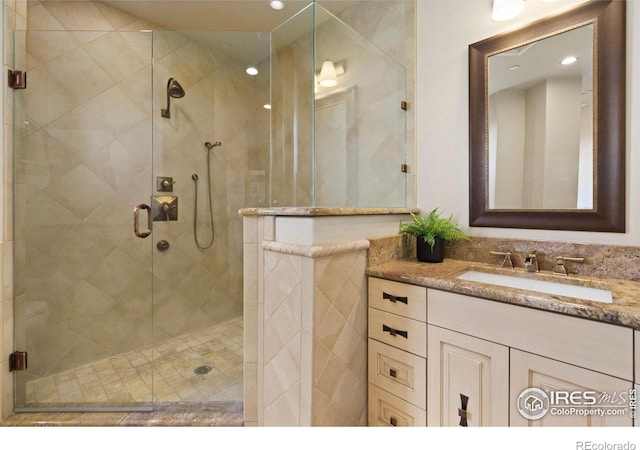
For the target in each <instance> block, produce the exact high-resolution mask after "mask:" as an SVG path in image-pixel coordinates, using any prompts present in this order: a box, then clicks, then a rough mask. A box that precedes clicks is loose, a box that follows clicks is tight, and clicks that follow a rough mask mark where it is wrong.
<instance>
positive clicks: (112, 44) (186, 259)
mask: <svg viewBox="0 0 640 450" xmlns="http://www.w3.org/2000/svg"><path fill="white" fill-rule="evenodd" d="M254 36H255V34H254ZM15 38H16V39H15V42H16V46H17V47H18V48H24V54H25V55H26V59H25V60H24V61H22V62H21V64H18V62H17V63H16V66H20V67H24V68H25V70H26V71H27V72H28V75H29V86H28V88H27V89H25V90H19V91H16V92H15V110H16V111H15V114H16V116H15V124H16V129H15V149H16V151H15V163H16V173H15V193H16V195H15V224H16V226H15V231H16V244H17V245H16V254H15V268H16V271H15V274H16V279H15V295H16V301H15V318H16V320H15V323H16V336H15V343H16V348H17V349H22V350H26V351H27V352H28V367H27V369H26V370H22V371H17V372H16V406H17V409H18V410H25V409H26V410H29V409H42V408H44V409H56V408H67V409H68V408H70V407H71V408H78V409H92V408H98V409H104V408H107V409H109V408H111V409H114V408H115V409H119V408H124V409H132V408H133V409H136V408H142V409H147V408H149V407H151V406H152V405H153V404H157V403H165V402H197V403H207V402H220V401H224V402H236V403H239V402H241V400H242V381H241V380H242V373H241V370H242V340H241V336H242V248H241V236H242V230H241V221H240V218H239V217H238V215H237V211H238V210H239V209H240V208H242V207H244V206H246V205H248V204H249V199H248V198H247V195H246V190H245V180H244V176H245V174H246V173H247V168H248V161H249V155H250V153H251V151H254V150H255V149H254V148H253V146H254V145H256V144H257V143H260V142H262V143H264V142H268V140H269V130H268V123H269V122H268V112H267V111H266V110H264V109H263V107H262V105H263V103H260V104H257V103H256V102H254V101H252V100H253V99H255V98H259V97H260V93H259V90H260V89H264V88H267V89H268V85H269V83H268V71H266V73H265V74H263V75H262V80H261V81H260V82H257V81H256V79H249V77H244V78H242V77H239V76H238V74H241V73H244V67H243V66H242V65H241V64H240V63H239V62H237V61H235V60H234V59H233V57H232V56H231V55H228V54H227V53H225V51H224V49H223V48H222V46H220V45H218V46H216V45H215V42H216V41H215V39H214V38H215V36H212V35H211V33H206V32H188V33H187V32H177V31H154V32H139V31H135V32H129V31H112V32H106V33H94V32H86V31H26V32H16V36H15ZM207 38H208V39H209V40H210V41H211V42H208V41H207V40H206V39H207ZM19 54H21V52H20V51H16V55H19ZM172 78H173V80H174V84H173V85H170V86H169V87H166V86H167V80H171V79H172ZM178 80H179V83H180V84H181V86H182V88H183V91H182V93H181V95H172V98H171V100H172V104H171V109H170V114H167V113H166V110H168V105H167V103H166V102H167V98H166V96H167V90H168V89H173V90H174V91H177V90H178V88H177V87H176V82H177V81H178ZM209 141H221V142H222V143H223V145H221V146H217V147H216V148H213V149H211V150H209V149H208V148H207V147H206V146H205V143H208V142H209ZM207 159H209V160H210V176H207V173H206V170H207V167H208V164H207ZM196 174H199V175H200V177H199V178H200V179H201V180H202V181H201V183H200V186H199V189H200V196H199V197H198V203H199V204H198V205H197V208H198V211H199V213H200V214H199V215H198V221H199V223H197V224H194V216H195V208H196V204H195V201H196V191H195V186H194V183H193V182H192V176H193V175H196ZM166 180H171V181H168V182H166V183H164V184H163V183H162V181H166ZM209 180H210V183H211V185H209ZM209 189H210V190H211V192H212V201H211V206H212V211H211V214H209V211H208V209H209V206H210V205H209V202H208V196H207V192H206V191H207V190H209ZM154 204H160V205H165V204H166V205H171V206H170V207H171V208H173V209H172V211H171V213H172V214H165V213H164V212H163V211H161V210H160V211H155V210H154V206H153V205H154ZM146 205H149V206H150V208H149V209H146ZM134 207H137V211H136V215H137V216H138V217H137V223H136V226H137V230H138V233H137V235H136V233H135V232H134V226H133V224H134ZM210 216H213V219H214V220H213V228H212V224H211V223H210V221H209V217H210ZM149 220H151V222H150V225H148V221H149ZM194 225H197V231H198V233H200V234H201V235H202V236H207V237H208V236H209V235H210V234H212V233H214V232H215V235H213V236H212V237H213V238H214V241H213V244H212V245H211V246H210V247H209V248H206V249H202V248H199V247H198V246H197V245H196V240H195V236H194V231H195V228H196V227H195V226H194ZM147 228H152V230H153V231H152V233H151V234H150V235H148V236H146V237H144V235H145V234H147V233H146V232H147ZM141 237H143V238H141ZM207 240H208V239H207Z"/></svg>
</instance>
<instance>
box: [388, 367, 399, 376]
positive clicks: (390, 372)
mask: <svg viewBox="0 0 640 450" xmlns="http://www.w3.org/2000/svg"><path fill="white" fill-rule="evenodd" d="M389 375H390V376H392V377H393V378H395V377H396V376H397V375H398V374H397V373H396V369H389Z"/></svg>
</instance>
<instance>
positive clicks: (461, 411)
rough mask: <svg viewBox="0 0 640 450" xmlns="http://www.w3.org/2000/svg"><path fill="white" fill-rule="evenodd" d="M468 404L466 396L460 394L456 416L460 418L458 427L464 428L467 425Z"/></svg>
mask: <svg viewBox="0 0 640 450" xmlns="http://www.w3.org/2000/svg"><path fill="white" fill-rule="evenodd" d="M468 402H469V397H467V396H466V395H462V394H460V404H461V405H460V408H458V415H459V416H460V426H461V427H466V426H468V424H467V416H468V415H469V413H468V412H467V403H468Z"/></svg>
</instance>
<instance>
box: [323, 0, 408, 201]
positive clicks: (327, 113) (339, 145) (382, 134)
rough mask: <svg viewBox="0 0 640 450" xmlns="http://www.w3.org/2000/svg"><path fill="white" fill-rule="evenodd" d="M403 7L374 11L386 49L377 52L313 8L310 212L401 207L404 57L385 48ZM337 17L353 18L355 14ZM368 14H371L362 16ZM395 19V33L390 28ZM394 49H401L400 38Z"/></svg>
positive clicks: (394, 5)
mask: <svg viewBox="0 0 640 450" xmlns="http://www.w3.org/2000/svg"><path fill="white" fill-rule="evenodd" d="M405 4H406V2H380V3H379V4H378V3H376V4H373V7H377V8H384V9H383V10H382V11H381V13H382V12H383V13H384V14H383V15H382V17H384V18H385V22H382V23H380V24H379V27H378V28H379V29H380V30H382V31H379V32H378V34H384V36H385V39H383V40H380V43H382V44H384V45H386V46H387V47H385V49H384V51H383V50H381V49H380V48H378V47H377V46H376V45H374V43H372V42H370V41H369V40H368V39H366V38H365V37H363V36H362V35H361V34H359V33H358V32H356V31H354V29H352V28H351V27H349V26H348V25H347V24H345V23H344V22H343V21H342V20H340V19H338V18H337V17H336V16H334V15H332V14H331V13H329V12H328V11H327V10H325V9H324V8H323V7H322V6H317V7H316V33H315V41H316V45H315V67H316V81H317V84H316V87H315V183H316V190H315V193H316V198H315V205H316V206H340V207H382V206H405V204H406V200H405V198H406V180H405V178H406V175H405V173H403V172H401V165H402V164H404V163H405V160H406V112H405V111H404V110H403V109H402V108H401V102H402V101H404V100H406V95H407V93H406V81H405V80H406V73H405V72H406V70H405V68H404V66H402V64H400V63H399V62H398V60H401V59H400V58H403V57H404V55H403V54H400V55H396V54H395V53H394V50H395V49H394V48H393V45H392V44H393V43H394V42H396V41H397V39H395V38H394V36H400V37H402V36H404V33H403V28H404V25H405V24H404V18H405V12H404V8H405ZM370 6H371V5H370V4H367V5H366V8H370ZM359 7H360V6H355V7H354V8H359ZM341 14H342V15H344V16H345V17H346V18H351V19H354V17H358V11H357V10H356V11H353V12H352V11H351V10H349V9H347V10H345V11H342V13H341ZM370 14H371V15H372V16H373V15H374V14H375V11H368V12H367V17H369V15H370ZM395 17H397V18H398V20H400V29H395V28H393V26H392V25H393V21H392V18H395ZM387 22H388V23H387ZM392 28H393V29H392ZM396 28H397V27H396ZM385 30H386V31H385ZM372 35H373V33H372ZM372 37H375V36H372ZM396 43H397V44H398V45H397V46H398V47H399V48H400V49H403V48H404V45H405V41H404V39H400V40H399V42H396ZM390 54H391V55H394V57H392V56H389V55H390ZM396 58H397V59H396Z"/></svg>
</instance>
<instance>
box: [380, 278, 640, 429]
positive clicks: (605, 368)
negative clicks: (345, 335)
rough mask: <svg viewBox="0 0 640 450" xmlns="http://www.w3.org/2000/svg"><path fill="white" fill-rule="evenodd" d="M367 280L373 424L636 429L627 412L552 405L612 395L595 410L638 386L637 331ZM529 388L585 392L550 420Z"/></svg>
mask: <svg viewBox="0 0 640 450" xmlns="http://www.w3.org/2000/svg"><path fill="white" fill-rule="evenodd" d="M368 283H369V284H368V287H369V292H368V298H369V308H368V313H369V317H368V320H369V321H368V325H369V339H368V347H369V348H368V383H369V400H368V402H369V403H368V404H369V416H368V418H369V425H370V426H383V425H386V426H424V425H429V426H461V425H462V426H580V427H584V426H630V425H633V420H632V418H631V417H630V415H629V414H628V412H625V413H624V414H623V415H613V414H609V413H604V414H603V415H598V414H594V413H589V414H583V415H579V414H576V413H574V412H572V413H569V414H567V413H566V411H560V412H558V410H555V411H554V412H553V413H552V412H551V408H552V407H558V406H560V407H563V406H567V407H575V406H580V407H582V406H584V405H585V404H587V403H588V402H592V398H593V396H594V395H600V394H601V393H606V395H609V396H613V397H612V398H611V397H610V402H608V403H607V402H605V403H600V402H598V403H597V404H596V405H593V406H590V407H591V408H592V410H595V409H597V408H600V409H601V410H602V409H607V408H610V409H613V408H615V407H616V406H619V404H617V402H618V401H619V400H620V397H619V396H620V395H626V396H627V397H628V396H629V393H630V390H631V389H633V387H634V385H635V386H636V388H637V387H638V386H637V385H638V384H640V383H639V379H638V377H639V376H640V375H638V374H640V350H639V349H640V332H639V331H635V332H634V330H632V329H631V328H628V327H623V326H618V325H613V324H608V323H604V322H599V321H594V320H589V319H584V318H580V317H576V316H571V315H565V314H560V313H556V312H549V311H543V310H539V309H534V308H527V307H524V306H519V305H515V304H510V303H505V302H499V301H492V300H487V299H482V298H478V297H473V296H469V295H463V294H457V293H453V292H447V291H442V290H438V289H432V288H428V289H427V288H425V287H422V286H415V285H410V284H405V283H400V282H395V281H390V280H385V279H381V278H376V277H369V279H368ZM634 341H635V345H634ZM634 383H635V384H634ZM530 388H539V389H541V390H543V391H545V392H554V393H557V392H562V393H564V392H568V393H572V392H573V393H576V392H577V393H579V394H574V395H578V396H582V395H583V394H584V393H586V397H584V398H576V397H574V398H573V399H571V400H568V399H564V400H562V399H560V400H557V401H556V402H555V403H551V402H549V404H548V406H549V411H548V412H547V413H546V414H545V415H544V416H542V417H541V418H534V419H528V418H525V415H524V414H522V413H521V411H520V410H519V408H518V399H519V398H521V402H522V401H524V400H523V399H526V398H528V397H527V395H528V394H529V392H530V391H528V389H530ZM523 391H526V395H522V396H521V394H522V393H523ZM594 393H595V394H594ZM554 395H555V394H554ZM615 395H617V396H618V397H615ZM532 401H533V400H532ZM583 401H584V403H582V404H581V402H583ZM625 406H627V405H626V404H625ZM637 422H640V421H638V420H636V423H637Z"/></svg>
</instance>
